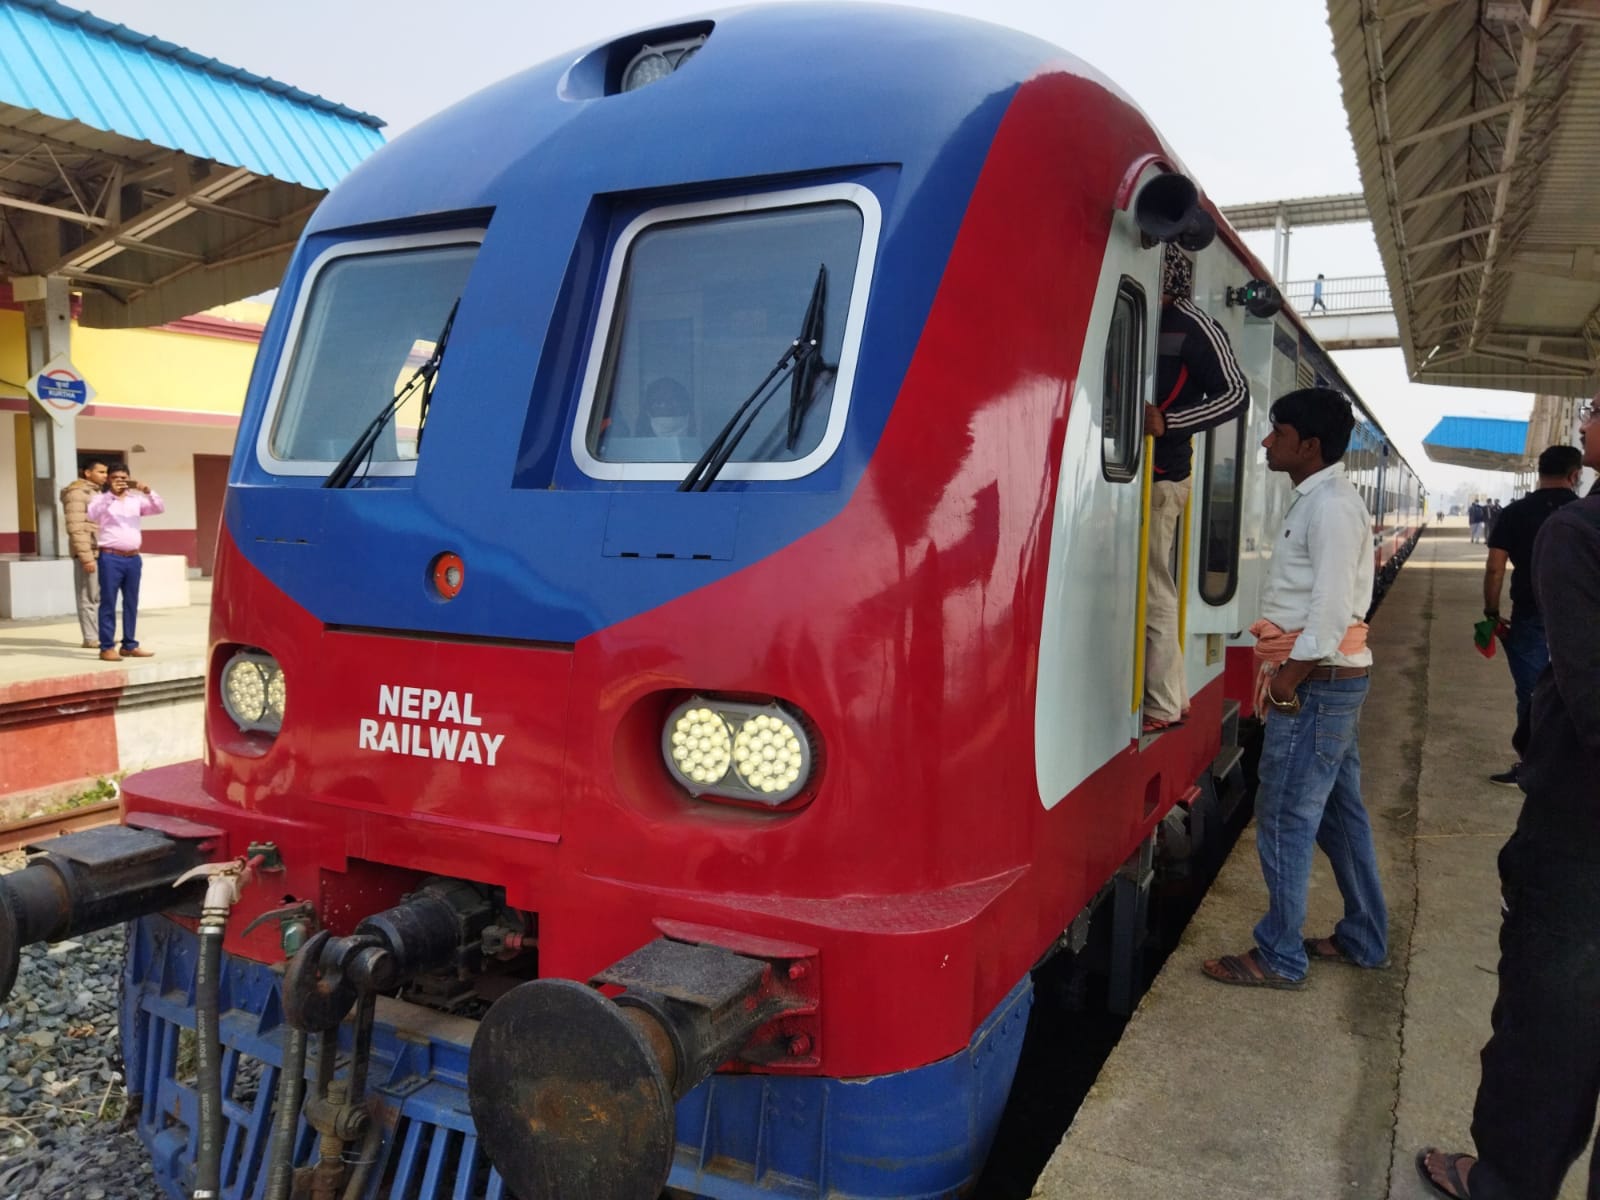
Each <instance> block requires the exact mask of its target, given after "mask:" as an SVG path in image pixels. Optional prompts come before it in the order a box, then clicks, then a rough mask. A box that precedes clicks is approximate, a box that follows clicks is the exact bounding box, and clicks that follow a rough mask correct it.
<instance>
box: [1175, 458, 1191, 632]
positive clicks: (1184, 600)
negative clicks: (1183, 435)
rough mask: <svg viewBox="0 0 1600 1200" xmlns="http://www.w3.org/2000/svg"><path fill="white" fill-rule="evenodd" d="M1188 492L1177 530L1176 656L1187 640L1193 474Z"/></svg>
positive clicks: (1184, 499)
mask: <svg viewBox="0 0 1600 1200" xmlns="http://www.w3.org/2000/svg"><path fill="white" fill-rule="evenodd" d="M1189 478H1190V480H1191V483H1190V486H1189V494H1188V495H1187V496H1185V497H1184V498H1183V524H1182V526H1181V527H1180V528H1179V531H1178V545H1179V547H1181V548H1180V549H1179V551H1178V656H1179V657H1180V658H1181V657H1183V654H1184V647H1185V646H1186V645H1188V640H1189V626H1188V620H1189V506H1190V505H1191V504H1193V503H1194V484H1193V482H1192V480H1193V478H1194V477H1193V476H1192V475H1191V476H1190V477H1189Z"/></svg>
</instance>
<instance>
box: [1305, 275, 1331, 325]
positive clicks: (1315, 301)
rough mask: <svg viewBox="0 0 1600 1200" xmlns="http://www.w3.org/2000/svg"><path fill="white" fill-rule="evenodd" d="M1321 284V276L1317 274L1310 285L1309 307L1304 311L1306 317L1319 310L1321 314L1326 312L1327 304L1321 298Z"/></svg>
mask: <svg viewBox="0 0 1600 1200" xmlns="http://www.w3.org/2000/svg"><path fill="white" fill-rule="evenodd" d="M1322 283H1323V280H1322V276H1321V275H1320V274H1319V275H1318V276H1317V277H1316V279H1315V280H1314V281H1313V282H1312V284H1311V307H1310V308H1309V309H1307V310H1306V316H1308V317H1309V316H1310V315H1311V314H1312V313H1314V312H1316V311H1317V309H1319V308H1320V309H1321V310H1322V311H1323V312H1327V311H1328V302H1327V301H1326V300H1324V299H1323V298H1322Z"/></svg>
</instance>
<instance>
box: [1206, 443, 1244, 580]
mask: <svg viewBox="0 0 1600 1200" xmlns="http://www.w3.org/2000/svg"><path fill="white" fill-rule="evenodd" d="M1244 432H1245V431H1244V420H1243V418H1242V417H1235V418H1234V419H1233V420H1231V421H1229V422H1228V423H1227V424H1225V425H1218V426H1217V427H1216V428H1215V429H1212V430H1210V431H1209V432H1207V434H1206V490H1205V497H1204V499H1203V500H1202V501H1201V509H1200V528H1201V530H1203V536H1204V537H1205V549H1204V550H1203V551H1202V553H1203V555H1204V557H1203V558H1202V559H1201V563H1200V598H1201V599H1202V600H1204V601H1205V602H1206V603H1207V604H1226V603H1227V602H1228V601H1229V600H1232V599H1233V592H1234V589H1235V588H1236V587H1238V585H1239V525H1240V521H1239V516H1240V511H1241V506H1240V496H1241V494H1242V488H1243V485H1244V476H1243V473H1242V472H1241V471H1240V470H1239V463H1240V462H1241V461H1242V459H1243V458H1244Z"/></svg>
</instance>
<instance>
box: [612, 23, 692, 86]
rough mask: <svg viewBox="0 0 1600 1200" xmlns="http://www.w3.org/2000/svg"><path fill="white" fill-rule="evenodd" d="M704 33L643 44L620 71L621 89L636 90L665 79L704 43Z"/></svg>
mask: <svg viewBox="0 0 1600 1200" xmlns="http://www.w3.org/2000/svg"><path fill="white" fill-rule="evenodd" d="M705 43H706V39H705V35H704V34H701V35H700V36H699V37H692V38H683V39H681V40H679V41H675V42H662V43H660V44H659V45H654V46H652V45H645V46H641V47H640V48H639V52H638V53H637V54H635V55H634V56H633V58H631V59H630V60H629V61H628V65H627V66H626V67H624V68H623V71H622V90H623V91H625V92H634V91H638V90H639V89H640V88H642V87H644V86H645V85H646V84H650V83H654V82H656V80H658V79H665V78H666V77H667V76H668V75H671V74H672V73H673V72H674V71H676V70H677V69H678V68H679V67H681V66H683V64H684V63H686V62H688V61H689V60H690V59H691V58H693V57H694V54H695V51H697V50H699V49H700V47H701V46H703V45H705Z"/></svg>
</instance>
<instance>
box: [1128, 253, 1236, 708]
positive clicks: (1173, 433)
mask: <svg viewBox="0 0 1600 1200" xmlns="http://www.w3.org/2000/svg"><path fill="white" fill-rule="evenodd" d="M1193 281H1194V267H1193V265H1192V264H1191V263H1190V262H1189V259H1188V256H1187V255H1185V254H1184V253H1183V251H1182V250H1180V249H1179V248H1178V247H1177V246H1175V245H1172V244H1171V243H1168V245H1167V247H1166V251H1165V254H1164V257H1163V259H1162V278H1161V333H1160V341H1159V343H1158V346H1157V354H1158V357H1157V359H1156V394H1157V396H1159V397H1160V398H1161V402H1160V404H1159V405H1157V404H1147V405H1145V419H1144V431H1145V432H1146V433H1148V434H1150V435H1151V436H1152V437H1154V438H1155V453H1154V456H1153V457H1154V462H1153V464H1152V465H1153V469H1154V472H1155V479H1154V482H1153V483H1152V484H1151V487H1150V558H1149V564H1148V569H1147V575H1146V578H1147V584H1146V594H1145V657H1144V661H1145V669H1144V727H1143V731H1144V732H1145V733H1158V732H1160V731H1161V730H1163V729H1168V728H1170V727H1172V726H1173V725H1176V724H1178V723H1179V722H1181V721H1182V720H1183V718H1184V716H1185V715H1186V714H1187V712H1188V709H1189V695H1188V688H1187V686H1186V684H1185V682H1184V673H1183V646H1182V645H1181V644H1180V643H1179V640H1178V579H1177V574H1176V571H1175V569H1174V565H1173V559H1174V556H1175V554H1176V547H1177V544H1178V534H1179V528H1180V526H1181V525H1182V522H1183V510H1184V506H1185V505H1186V504H1187V503H1188V502H1189V485H1190V478H1189V475H1190V471H1191V461H1192V459H1193V457H1194V450H1193V447H1192V446H1191V444H1190V438H1191V437H1192V436H1193V435H1194V434H1197V433H1203V432H1204V431H1206V430H1207V429H1214V428H1215V427H1216V426H1218V425H1221V424H1224V423H1225V422H1227V421H1231V420H1232V419H1233V418H1234V417H1237V416H1238V415H1239V414H1240V413H1242V412H1244V410H1245V409H1246V408H1247V407H1248V406H1249V404H1250V388H1249V386H1248V385H1247V384H1246V383H1245V378H1244V372H1243V371H1242V370H1241V369H1240V368H1239V362H1238V360H1237V359H1236V358H1234V356H1233V348H1232V347H1231V346H1230V345H1229V344H1228V334H1227V331H1226V330H1224V329H1223V328H1222V326H1221V325H1219V324H1217V322H1216V321H1214V320H1212V319H1211V317H1210V315H1209V314H1207V313H1206V312H1205V311H1204V310H1203V309H1201V308H1200V306H1199V305H1197V304H1195V302H1194V301H1193V300H1191V299H1190V298H1189V297H1190V295H1191V293H1192V292H1193Z"/></svg>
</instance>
